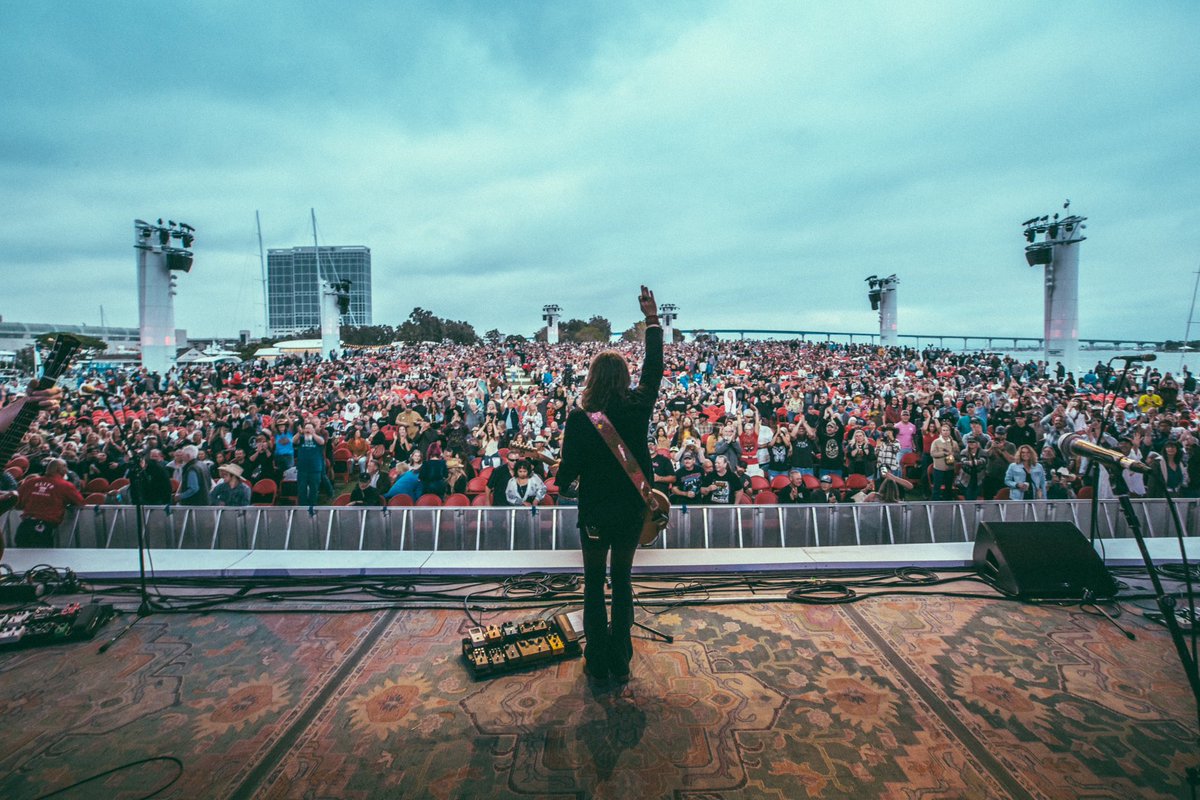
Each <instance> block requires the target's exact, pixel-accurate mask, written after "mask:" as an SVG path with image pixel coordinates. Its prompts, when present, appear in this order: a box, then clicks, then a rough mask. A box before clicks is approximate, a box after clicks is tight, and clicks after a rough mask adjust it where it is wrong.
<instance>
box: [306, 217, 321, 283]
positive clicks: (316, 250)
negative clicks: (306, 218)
mask: <svg viewBox="0 0 1200 800" xmlns="http://www.w3.org/2000/svg"><path fill="white" fill-rule="evenodd" d="M308 213H309V214H310V215H311V216H312V229H313V258H315V259H316V260H317V282H318V283H320V282H321V278H322V276H321V249H320V247H319V246H318V245H317V210H316V209H315V208H310V209H309V210H308Z"/></svg>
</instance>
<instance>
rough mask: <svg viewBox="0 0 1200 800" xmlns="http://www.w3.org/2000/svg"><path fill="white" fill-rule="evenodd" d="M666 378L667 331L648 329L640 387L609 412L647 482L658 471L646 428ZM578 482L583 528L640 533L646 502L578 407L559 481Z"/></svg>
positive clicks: (571, 421)
mask: <svg viewBox="0 0 1200 800" xmlns="http://www.w3.org/2000/svg"><path fill="white" fill-rule="evenodd" d="M662 377H663V333H662V328H660V327H658V326H653V327H648V328H646V357H645V359H644V360H643V361H642V374H641V377H640V378H639V379H638V385H637V387H636V388H635V389H633V391H631V392H630V393H629V397H628V399H626V400H625V401H623V402H618V403H616V404H615V405H614V407H612V408H607V409H605V410H604V413H605V414H606V415H607V416H608V418H609V420H610V421H611V422H612V424H613V427H614V428H616V430H617V433H619V434H620V436H621V440H622V441H623V442H625V445H626V447H628V448H629V451H630V453H632V454H633V457H634V459H635V460H636V461H637V463H638V465H639V466H640V467H641V468H642V472H643V473H644V474H645V475H646V479H647V480H652V478H651V476H652V474H653V473H652V471H651V469H650V451H649V449H648V448H647V447H646V430H647V428H648V427H649V426H650V417H651V415H652V414H653V413H654V402H655V400H657V399H658V388H659V385H660V384H661V383H662ZM576 478H578V479H579V525H580V527H583V526H585V525H591V526H596V527H598V528H600V529H601V530H603V531H620V530H636V529H637V527H638V523H639V522H640V521H641V519H642V517H643V516H644V515H645V513H646V504H645V503H644V502H643V501H642V497H641V494H640V493H639V492H638V490H637V489H636V488H635V487H634V485H633V481H631V480H629V476H628V475H626V474H625V470H624V468H623V467H622V466H621V464H620V462H618V461H617V458H616V456H614V455H613V454H612V451H611V450H609V448H608V445H607V444H605V443H604V439H603V438H601V436H600V434H599V433H598V432H597V431H596V428H595V426H594V425H592V421H591V420H590V419H588V416H587V413H586V412H585V411H583V409H580V408H576V409H573V410H572V411H571V413H570V414H569V415H568V416H567V427H566V430H565V432H564V435H563V451H562V463H561V465H560V466H559V468H558V475H557V476H556V482H557V483H558V485H559V486H569V485H570V484H571V482H572V481H574V480H575V479H576Z"/></svg>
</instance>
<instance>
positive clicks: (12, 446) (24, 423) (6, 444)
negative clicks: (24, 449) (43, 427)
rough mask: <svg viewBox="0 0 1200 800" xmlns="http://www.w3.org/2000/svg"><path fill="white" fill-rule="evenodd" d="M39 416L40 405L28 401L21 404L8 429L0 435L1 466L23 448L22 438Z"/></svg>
mask: <svg viewBox="0 0 1200 800" xmlns="http://www.w3.org/2000/svg"><path fill="white" fill-rule="evenodd" d="M37 417H38V407H37V405H36V404H32V403H26V404H25V405H23V406H21V410H20V411H18V412H17V416H16V418H14V419H13V421H12V424H10V425H9V426H8V430H6V431H5V432H4V433H3V434H2V435H0V466H3V465H5V464H7V463H8V460H9V459H10V458H12V457H13V456H15V455H16V454H17V451H18V450H20V449H21V439H22V438H24V436H25V432H26V431H28V430H29V426H30V425H32V424H33V421H34V420H36V419H37Z"/></svg>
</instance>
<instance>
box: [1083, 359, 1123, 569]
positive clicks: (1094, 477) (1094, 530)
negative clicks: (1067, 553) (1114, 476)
mask: <svg viewBox="0 0 1200 800" xmlns="http://www.w3.org/2000/svg"><path fill="white" fill-rule="evenodd" d="M1114 360H1116V356H1113V357H1112V358H1110V359H1109V360H1108V365H1109V367H1110V369H1109V370H1108V371H1107V374H1106V375H1105V376H1104V383H1102V384H1101V385H1100V393H1101V394H1102V395H1103V396H1105V397H1107V396H1108V381H1109V378H1110V377H1111V376H1112V369H1111V367H1112V362H1113V361H1114ZM1132 364H1133V362H1132V361H1130V360H1126V361H1125V369H1124V370H1123V371H1122V372H1121V377H1120V378H1119V379H1118V380H1117V385H1116V386H1115V387H1114V388H1113V396H1112V400H1110V401H1109V402H1108V405H1107V406H1106V407H1105V408H1104V411H1103V413H1102V414H1101V415H1100V431H1099V432H1098V433H1097V434H1096V444H1098V445H1100V446H1101V447H1103V446H1104V433H1105V431H1104V429H1105V428H1106V427H1107V426H1108V417H1109V415H1110V414H1111V413H1112V410H1113V407H1114V406H1116V404H1117V389H1120V388H1121V387H1123V386H1124V385H1125V378H1126V377H1127V376H1128V375H1129V367H1130V365H1132ZM1088 461H1089V463H1088V471H1089V472H1091V484H1092V518H1091V521H1090V522H1089V523H1088V534H1089V536H1088V540H1089V542H1090V544H1091V545H1092V547H1095V546H1096V539H1097V537H1098V536H1099V533H1100V464H1099V463H1098V462H1097V461H1096V459H1094V458H1092V459H1089V460H1088ZM1126 491H1128V489H1127V490H1126ZM1101 546H1102V547H1103V544H1101Z"/></svg>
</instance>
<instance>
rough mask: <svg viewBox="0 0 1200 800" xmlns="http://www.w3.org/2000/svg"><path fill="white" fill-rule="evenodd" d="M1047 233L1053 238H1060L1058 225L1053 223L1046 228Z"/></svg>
mask: <svg viewBox="0 0 1200 800" xmlns="http://www.w3.org/2000/svg"><path fill="white" fill-rule="evenodd" d="M1054 216H1056V217H1057V216H1058V215H1057V214H1055V215H1054ZM1046 235H1047V236H1049V237H1050V238H1051V239H1057V238H1058V226H1057V225H1051V226H1050V227H1049V228H1046Z"/></svg>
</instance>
